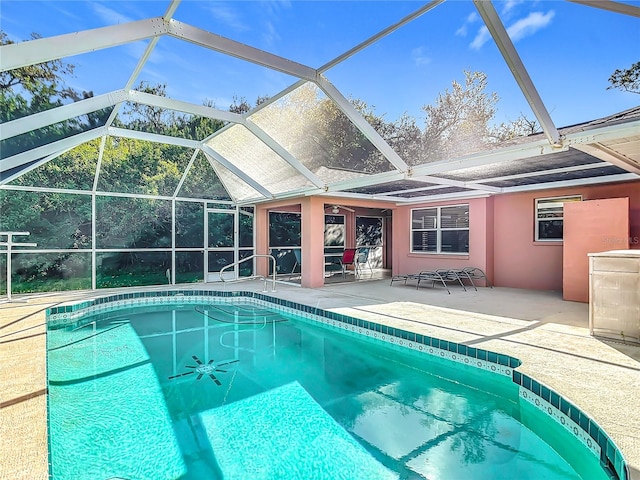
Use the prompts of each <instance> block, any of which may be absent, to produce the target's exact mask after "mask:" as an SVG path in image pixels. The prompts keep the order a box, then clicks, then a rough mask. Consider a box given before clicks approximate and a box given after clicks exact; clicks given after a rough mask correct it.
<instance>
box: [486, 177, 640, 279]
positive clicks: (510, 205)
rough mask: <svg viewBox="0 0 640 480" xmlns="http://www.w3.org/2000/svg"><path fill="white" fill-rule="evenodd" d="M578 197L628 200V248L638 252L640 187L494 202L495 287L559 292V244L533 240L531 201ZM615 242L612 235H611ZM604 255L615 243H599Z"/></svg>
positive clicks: (501, 197) (518, 196) (541, 194)
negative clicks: (604, 244) (602, 247)
mask: <svg viewBox="0 0 640 480" xmlns="http://www.w3.org/2000/svg"><path fill="white" fill-rule="evenodd" d="M568 195H581V196H582V199H583V200H597V199H605V198H624V197H626V198H628V199H629V238H628V245H629V248H640V182H637V181H635V182H626V183H617V184H611V185H595V186H581V187H571V188H563V189H554V190H544V191H537V192H522V193H513V194H504V195H497V196H495V197H494V226H495V228H494V252H495V256H494V283H495V284H496V285H498V286H504V287H514V288H526V289H532V290H556V291H561V290H562V288H563V266H562V262H563V254H562V249H563V244H562V242H536V241H535V217H534V214H535V201H536V199H538V198H548V197H563V196H568ZM614 237H615V236H614ZM603 241H606V242H608V244H607V245H606V249H607V250H614V249H616V248H626V247H625V246H623V245H627V243H626V242H620V244H618V245H617V246H616V243H615V238H609V239H604V240H603Z"/></svg>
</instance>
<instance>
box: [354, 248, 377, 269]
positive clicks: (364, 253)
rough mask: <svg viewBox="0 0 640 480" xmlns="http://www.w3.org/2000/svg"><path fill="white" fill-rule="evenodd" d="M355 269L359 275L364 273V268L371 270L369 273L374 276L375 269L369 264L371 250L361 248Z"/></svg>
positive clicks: (357, 254) (357, 255)
mask: <svg viewBox="0 0 640 480" xmlns="http://www.w3.org/2000/svg"><path fill="white" fill-rule="evenodd" d="M355 267H356V270H357V273H360V272H362V269H363V268H364V267H367V268H369V271H370V272H371V274H372V275H373V268H371V264H370V263H369V248H367V247H360V248H358V252H357V253H356V263H355Z"/></svg>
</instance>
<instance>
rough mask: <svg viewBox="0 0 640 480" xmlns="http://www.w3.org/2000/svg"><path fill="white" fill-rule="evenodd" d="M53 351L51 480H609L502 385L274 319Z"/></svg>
mask: <svg viewBox="0 0 640 480" xmlns="http://www.w3.org/2000/svg"><path fill="white" fill-rule="evenodd" d="M47 341H48V381H49V433H50V456H51V464H52V467H51V472H52V476H53V478H54V479H74V480H75V479H91V480H97V479H110V478H123V479H132V480H133V479H150V480H160V479H194V480H196V479H197V480H205V479H212V480H217V479H223V478H224V479H242V480H247V479H252V480H253V479H255V480H259V479H264V480H275V479H301V480H302V479H304V480H309V479H319V480H320V479H322V480H324V479H326V480H339V479H345V480H357V479H363V480H365V479H366V480H374V479H452V480H459V479H469V478H473V479H514V478H518V479H536V480H537V479H558V480H560V479H562V480H565V479H576V480H577V479H583V480H590V479H593V480H599V479H607V478H608V476H607V475H606V474H605V473H604V471H603V470H602V468H601V467H600V464H599V460H598V459H597V458H596V457H595V456H594V455H593V454H592V453H591V452H589V451H588V449H587V448H586V447H585V446H584V445H582V444H581V443H580V442H578V441H577V440H576V439H575V438H574V437H573V436H571V435H570V434H569V433H568V432H567V431H566V430H565V429H563V428H562V427H560V426H559V425H558V423H557V422H555V421H553V420H551V419H550V418H549V417H547V416H546V415H544V414H542V413H541V412H540V411H539V410H537V409H536V408H535V407H534V406H532V405H531V404H530V403H529V402H526V401H523V400H522V399H521V398H520V397H519V393H518V388H517V386H516V385H515V384H514V383H513V382H511V380H510V379H509V378H508V377H504V376H499V375H496V374H492V373H491V372H488V371H484V370H480V369H477V368H474V367H470V366H466V365H463V364H456V363H454V362H451V361H449V360H446V359H440V358H437V357H433V356H430V355H425V354H422V353H420V352H414V351H409V350H407V349H404V348H401V347H396V346H392V345H388V344H383V343H382V342H381V341H377V340H373V339H370V338H364V337H362V336H356V335H353V334H345V333H343V332H340V331H335V329H331V328H329V327H326V326H322V325H317V324H314V323H313V322H311V321H309V320H304V319H301V318H296V317H293V316H290V315H288V314H282V313H277V312H276V311H273V310H270V309H267V308H265V307H259V306H256V305H252V304H240V305H228V306H225V305H188V306H187V305H185V306H173V307H162V306H154V307H139V308H128V309H122V310H118V311H116V312H111V313H102V314H99V315H93V316H87V317H84V318H82V319H81V320H80V321H79V322H74V324H73V325H72V326H66V327H64V328H59V327H56V328H55V329H50V330H49V331H48V339H47ZM542 438H544V440H543V439H542Z"/></svg>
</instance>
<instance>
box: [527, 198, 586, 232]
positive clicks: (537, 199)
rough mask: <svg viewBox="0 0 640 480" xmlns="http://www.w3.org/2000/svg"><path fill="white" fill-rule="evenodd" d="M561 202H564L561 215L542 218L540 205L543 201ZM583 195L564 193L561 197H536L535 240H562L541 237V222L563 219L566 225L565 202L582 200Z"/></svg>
mask: <svg viewBox="0 0 640 480" xmlns="http://www.w3.org/2000/svg"><path fill="white" fill-rule="evenodd" d="M554 201H555V202H560V203H562V204H563V205H562V215H561V216H560V217H553V218H549V219H545V218H540V212H539V205H540V203H541V202H554ZM581 201H582V195H563V196H561V197H544V198H536V199H535V205H534V217H533V220H534V223H535V226H534V228H535V236H534V240H535V241H536V242H562V241H563V239H562V238H540V222H545V221H546V222H552V221H562V223H563V226H564V204H565V203H569V202H581Z"/></svg>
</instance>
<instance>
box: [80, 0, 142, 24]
mask: <svg viewBox="0 0 640 480" xmlns="http://www.w3.org/2000/svg"><path fill="white" fill-rule="evenodd" d="M90 5H91V8H93V11H94V12H95V13H96V15H97V16H98V17H100V18H101V19H102V20H104V22H105V23H106V24H107V25H119V24H122V23H128V22H131V21H133V20H132V19H131V17H127V16H126V15H123V14H122V13H120V12H118V11H116V10H113V9H111V8H107V7H105V6H104V5H102V4H101V3H97V2H91V3H90Z"/></svg>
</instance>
